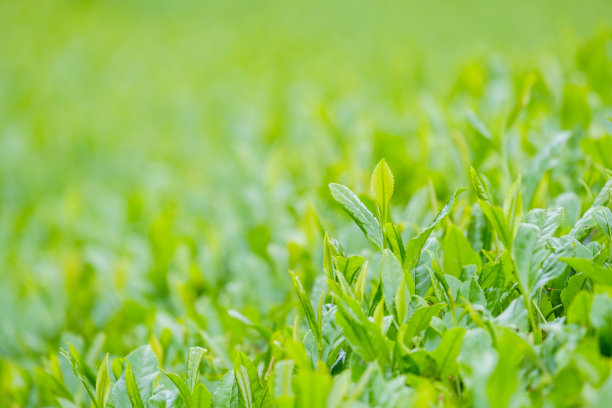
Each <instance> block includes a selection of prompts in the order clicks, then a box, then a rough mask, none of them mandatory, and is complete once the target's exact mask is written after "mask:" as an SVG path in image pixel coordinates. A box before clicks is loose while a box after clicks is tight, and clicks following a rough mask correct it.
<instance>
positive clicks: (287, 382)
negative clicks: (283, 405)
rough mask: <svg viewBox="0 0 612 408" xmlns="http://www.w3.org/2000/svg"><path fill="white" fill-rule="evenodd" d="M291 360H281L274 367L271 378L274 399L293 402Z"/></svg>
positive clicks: (292, 364)
mask: <svg viewBox="0 0 612 408" xmlns="http://www.w3.org/2000/svg"><path fill="white" fill-rule="evenodd" d="M294 366H295V364H294V362H293V360H282V361H279V362H277V363H276V364H275V365H274V371H273V373H272V378H273V381H274V398H275V399H277V400H278V399H282V400H285V401H287V400H293V386H292V383H293V368H294Z"/></svg>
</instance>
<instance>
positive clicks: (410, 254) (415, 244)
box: [403, 188, 465, 293]
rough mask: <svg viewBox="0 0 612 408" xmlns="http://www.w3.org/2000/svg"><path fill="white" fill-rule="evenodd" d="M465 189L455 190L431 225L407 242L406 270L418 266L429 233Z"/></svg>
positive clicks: (448, 212)
mask: <svg viewBox="0 0 612 408" xmlns="http://www.w3.org/2000/svg"><path fill="white" fill-rule="evenodd" d="M464 191H465V188H458V189H457V190H455V192H454V193H453V195H451V197H450V199H449V200H448V202H447V203H446V205H445V206H444V207H443V208H442V210H441V211H440V213H438V215H437V216H436V218H435V219H434V220H433V222H432V223H431V224H430V225H429V227H427V228H426V229H425V230H423V232H421V233H420V234H419V235H417V236H416V237H414V238H412V239H411V240H410V241H408V243H407V244H406V250H405V253H406V259H405V260H404V265H403V267H404V270H406V271H407V272H410V271H412V270H413V269H414V268H416V266H417V265H418V263H419V259H420V258H421V251H422V250H423V247H424V246H425V242H427V239H428V238H429V235H431V232H432V231H433V229H434V228H435V227H436V225H438V224H439V223H440V221H442V220H443V219H444V218H445V217H446V216H447V215H448V214H450V212H451V210H452V209H453V206H454V205H455V201H456V199H457V196H459V194H461V193H462V192H464ZM408 282H409V281H408V279H406V283H408ZM412 293H414V292H412Z"/></svg>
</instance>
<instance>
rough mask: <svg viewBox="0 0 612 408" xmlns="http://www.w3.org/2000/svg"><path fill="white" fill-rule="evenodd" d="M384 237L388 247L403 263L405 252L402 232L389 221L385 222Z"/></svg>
mask: <svg viewBox="0 0 612 408" xmlns="http://www.w3.org/2000/svg"><path fill="white" fill-rule="evenodd" d="M385 237H386V238H387V242H388V243H389V248H390V249H391V251H393V253H394V254H395V256H396V257H397V258H398V259H399V260H400V261H401V262H402V264H403V263H404V260H405V258H406V252H405V250H404V242H403V241H402V234H401V232H400V231H399V229H398V228H397V226H396V225H395V224H393V223H391V222H388V223H386V224H385Z"/></svg>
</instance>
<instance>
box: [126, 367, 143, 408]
mask: <svg viewBox="0 0 612 408" xmlns="http://www.w3.org/2000/svg"><path fill="white" fill-rule="evenodd" d="M125 385H126V388H127V394H128V398H129V399H130V403H131V404H132V408H144V404H143V402H142V396H141V395H140V390H139V389H138V384H137V383H136V377H135V376H134V372H133V371H132V365H131V364H130V361H129V360H127V359H126V360H125Z"/></svg>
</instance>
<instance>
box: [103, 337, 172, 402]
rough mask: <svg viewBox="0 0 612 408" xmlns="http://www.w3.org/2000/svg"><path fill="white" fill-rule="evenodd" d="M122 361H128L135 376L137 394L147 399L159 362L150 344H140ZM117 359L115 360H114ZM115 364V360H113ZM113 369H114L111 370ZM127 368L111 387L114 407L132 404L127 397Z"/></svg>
mask: <svg viewBox="0 0 612 408" xmlns="http://www.w3.org/2000/svg"><path fill="white" fill-rule="evenodd" d="M122 360H123V362H129V363H130V369H131V370H132V376H133V377H134V378H135V381H136V385H137V388H138V391H139V395H140V396H141V399H142V400H143V401H147V400H148V399H149V397H150V396H151V395H152V394H153V385H154V384H155V381H156V380H157V377H158V376H159V373H160V371H159V362H158V360H157V356H156V355H155V353H154V352H153V349H152V348H151V346H149V345H146V346H141V347H139V348H137V349H136V350H134V351H132V352H131V353H130V354H128V355H127V357H126V358H125V359H122ZM115 361H117V360H115ZM113 366H115V362H113ZM113 371H114V370H113ZM126 371H127V370H124V372H123V374H121V377H119V379H118V380H117V382H115V384H114V385H113V387H112V389H111V396H112V400H113V404H114V406H115V408H119V407H125V406H128V404H130V405H132V406H133V403H132V401H131V400H130V399H129V398H128V395H127V393H126V389H127V372H126Z"/></svg>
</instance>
